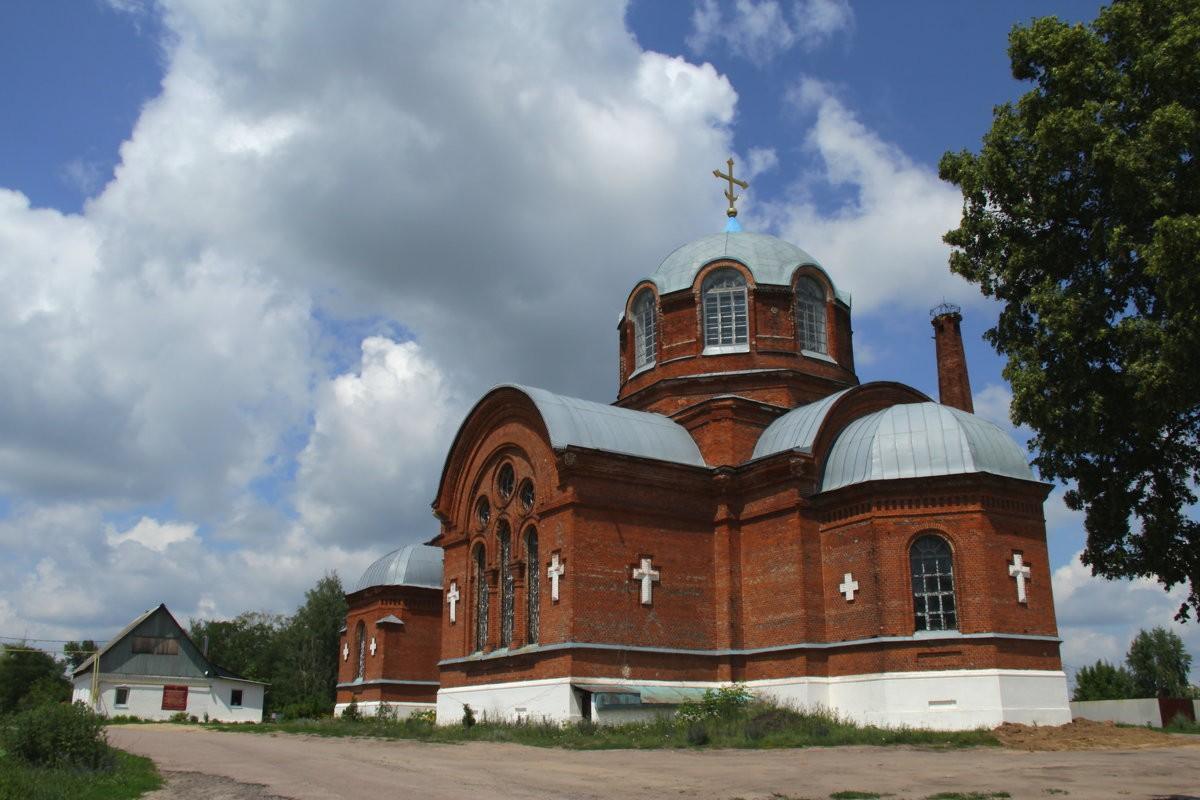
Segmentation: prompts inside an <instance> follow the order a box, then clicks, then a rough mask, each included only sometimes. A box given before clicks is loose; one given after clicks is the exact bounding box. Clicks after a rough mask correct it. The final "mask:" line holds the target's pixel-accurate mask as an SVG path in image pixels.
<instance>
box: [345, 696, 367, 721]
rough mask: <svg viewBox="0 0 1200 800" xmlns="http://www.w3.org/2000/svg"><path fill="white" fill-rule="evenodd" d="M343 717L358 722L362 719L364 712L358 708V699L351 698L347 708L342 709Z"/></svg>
mask: <svg viewBox="0 0 1200 800" xmlns="http://www.w3.org/2000/svg"><path fill="white" fill-rule="evenodd" d="M342 719H346V720H350V721H351V722H358V721H359V720H360V719H362V713H361V712H360V711H359V710H358V700H357V699H356V700H351V701H350V705H348V706H346V708H345V710H344V711H342Z"/></svg>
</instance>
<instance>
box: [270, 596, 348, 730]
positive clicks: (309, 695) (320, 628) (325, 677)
mask: <svg viewBox="0 0 1200 800" xmlns="http://www.w3.org/2000/svg"><path fill="white" fill-rule="evenodd" d="M346 611H347V606H346V594H345V591H344V590H343V589H342V582H341V580H340V579H339V578H338V576H337V575H336V574H329V575H326V576H325V577H323V578H321V579H320V580H319V581H317V585H316V586H314V587H313V588H312V589H309V590H308V591H307V592H306V593H305V595H304V605H302V606H300V608H299V609H297V610H296V613H295V614H294V615H293V616H292V617H291V619H290V620H289V621H288V624H287V627H286V628H285V629H284V630H283V632H282V633H281V635H280V653H281V658H280V664H279V669H278V671H277V672H276V675H275V679H274V690H273V704H274V707H275V708H280V709H282V708H284V707H286V706H303V707H305V708H308V709H311V710H312V711H313V712H317V711H319V712H321V713H326V712H329V711H332V710H333V704H334V698H335V696H336V692H337V689H336V687H337V672H338V660H337V659H338V652H337V647H338V639H339V631H340V630H341V628H342V625H343V624H345V621H346Z"/></svg>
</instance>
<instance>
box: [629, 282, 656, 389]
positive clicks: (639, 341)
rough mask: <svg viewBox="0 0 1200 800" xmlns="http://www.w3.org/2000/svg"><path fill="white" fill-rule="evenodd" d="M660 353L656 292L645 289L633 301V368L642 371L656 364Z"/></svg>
mask: <svg viewBox="0 0 1200 800" xmlns="http://www.w3.org/2000/svg"><path fill="white" fill-rule="evenodd" d="M657 352H658V309H657V308H656V307H655V302H654V292H652V291H651V290H649V289H643V290H642V292H641V293H640V294H638V296H637V299H635V300H634V301H633V366H634V369H641V368H642V367H645V366H648V365H650V364H653V363H654V360H655V358H656V354H657Z"/></svg>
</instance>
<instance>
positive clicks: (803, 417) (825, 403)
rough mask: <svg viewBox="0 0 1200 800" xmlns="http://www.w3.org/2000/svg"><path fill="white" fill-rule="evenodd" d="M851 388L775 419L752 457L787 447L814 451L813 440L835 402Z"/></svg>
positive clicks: (758, 443)
mask: <svg viewBox="0 0 1200 800" xmlns="http://www.w3.org/2000/svg"><path fill="white" fill-rule="evenodd" d="M849 391H851V390H850V389H843V390H842V391H840V392H837V393H836V394H831V395H829V396H828V397H825V398H822V399H821V400H818V401H817V402H815V403H809V404H808V405H803V406H797V407H796V408H793V409H792V410H791V411H789V412H787V413H786V414H784V415H783V416H782V417H780V418H779V419H777V420H775V421H774V422H772V423H771V424H770V425H768V426H767V429H766V430H765V431H763V432H762V435H761V436H759V437H758V442H757V443H755V445H754V455H753V456H751V458H762V457H763V456H769V455H773V454H774V453H780V452H782V451H784V450H801V451H803V452H805V453H811V452H812V447H813V442H814V441H815V440H816V438H817V433H818V432H819V431H820V430H821V423H823V422H824V421H825V417H827V416H828V415H829V410H830V409H831V408H833V404H834V403H836V402H837V401H838V400H839V399H841V397H842V395H844V394H846V392H849Z"/></svg>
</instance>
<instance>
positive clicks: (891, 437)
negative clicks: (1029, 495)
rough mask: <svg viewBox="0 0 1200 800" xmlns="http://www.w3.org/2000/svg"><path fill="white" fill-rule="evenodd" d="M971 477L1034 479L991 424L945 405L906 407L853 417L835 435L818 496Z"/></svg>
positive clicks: (1018, 453)
mask: <svg viewBox="0 0 1200 800" xmlns="http://www.w3.org/2000/svg"><path fill="white" fill-rule="evenodd" d="M971 472H987V473H991V474H993V475H1003V476H1005V477H1009V478H1019V479H1021V480H1026V481H1035V480H1037V478H1035V477H1034V475H1033V471H1032V470H1030V468H1029V464H1028V462H1026V460H1025V453H1024V451H1022V450H1021V447H1020V446H1019V445H1018V444H1017V443H1016V442H1015V441H1013V439H1012V437H1010V436H1009V435H1008V434H1006V433H1005V432H1004V431H1002V430H1001V429H1000V428H999V427H997V426H996V425H993V424H992V423H990V422H988V421H987V420H985V419H982V418H980V417H977V416H975V415H974V414H968V413H967V412H966V411H960V410H959V409H957V408H951V407H950V406H944V405H940V404H938V403H908V404H903V405H895V406H890V407H888V408H885V409H883V410H881V411H876V412H874V413H873V414H868V415H866V416H865V417H859V418H858V419H856V420H854V421H853V422H851V423H850V424H849V425H847V426H846V427H845V428H844V429H843V430H842V432H841V433H840V434H838V437H837V439H836V440H835V441H834V443H833V447H831V448H830V450H829V456H828V457H827V458H826V459H825V474H824V476H823V478H822V480H821V491H823V492H827V491H830V490H832V489H840V488H841V487H843V486H850V485H852V484H856V483H866V482H867V481H876V480H894V479H897V478H921V477H927V476H935V475H957V474H963V473H971Z"/></svg>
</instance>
